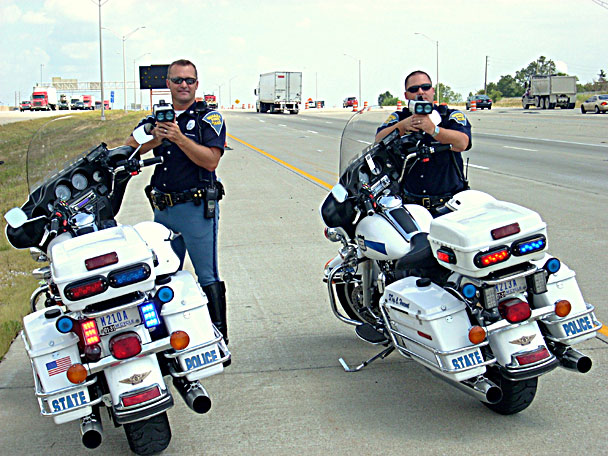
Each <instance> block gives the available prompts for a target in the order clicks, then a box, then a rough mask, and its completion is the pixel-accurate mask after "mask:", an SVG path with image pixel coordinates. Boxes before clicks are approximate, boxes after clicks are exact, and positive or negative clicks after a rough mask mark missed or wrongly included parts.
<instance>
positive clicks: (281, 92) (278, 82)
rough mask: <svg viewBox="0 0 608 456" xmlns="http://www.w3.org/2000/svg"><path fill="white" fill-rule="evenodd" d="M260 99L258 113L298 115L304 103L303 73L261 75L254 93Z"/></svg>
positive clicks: (257, 107) (278, 72)
mask: <svg viewBox="0 0 608 456" xmlns="http://www.w3.org/2000/svg"><path fill="white" fill-rule="evenodd" d="M253 93H254V94H255V95H257V97H258V99H257V100H256V102H255V110H256V111H257V112H268V111H270V112H284V111H286V110H288V111H289V113H290V114H297V113H298V112H299V110H300V103H301V102H302V73H301V72H299V71H274V72H272V73H264V74H261V75H260V82H259V83H258V88H257V89H255V90H254V91H253Z"/></svg>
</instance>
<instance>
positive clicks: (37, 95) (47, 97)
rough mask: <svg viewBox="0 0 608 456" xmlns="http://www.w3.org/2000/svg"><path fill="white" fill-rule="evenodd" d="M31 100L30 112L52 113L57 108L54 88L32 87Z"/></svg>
mask: <svg viewBox="0 0 608 456" xmlns="http://www.w3.org/2000/svg"><path fill="white" fill-rule="evenodd" d="M31 98H32V111H51V110H52V111H54V110H55V109H56V108H57V90H56V89H55V87H34V89H33V90H32V97H31Z"/></svg>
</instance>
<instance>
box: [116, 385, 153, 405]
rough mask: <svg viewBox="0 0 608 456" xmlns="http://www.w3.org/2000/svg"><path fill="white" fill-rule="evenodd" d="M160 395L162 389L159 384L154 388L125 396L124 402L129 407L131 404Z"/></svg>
mask: <svg viewBox="0 0 608 456" xmlns="http://www.w3.org/2000/svg"><path fill="white" fill-rule="evenodd" d="M158 396H160V389H158V386H156V385H154V386H153V387H152V388H149V389H147V390H145V391H142V392H140V393H136V394H131V395H129V396H123V397H122V398H121V399H122V403H123V405H124V406H125V407H129V406H131V405H137V404H141V403H142V402H147V401H149V400H151V399H154V398H155V397H158Z"/></svg>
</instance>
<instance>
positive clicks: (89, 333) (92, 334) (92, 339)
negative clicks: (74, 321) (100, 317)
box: [80, 320, 101, 345]
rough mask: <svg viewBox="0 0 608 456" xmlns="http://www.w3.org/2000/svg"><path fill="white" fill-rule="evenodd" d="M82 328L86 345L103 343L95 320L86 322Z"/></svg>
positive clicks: (81, 325)
mask: <svg viewBox="0 0 608 456" xmlns="http://www.w3.org/2000/svg"><path fill="white" fill-rule="evenodd" d="M80 327H81V329H82V338H83V340H84V343H85V345H93V344H98V343H99V342H100V341H101V339H100V337H99V331H98V330H97V324H96V323H95V320H85V321H83V322H82V323H80Z"/></svg>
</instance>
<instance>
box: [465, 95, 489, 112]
mask: <svg viewBox="0 0 608 456" xmlns="http://www.w3.org/2000/svg"><path fill="white" fill-rule="evenodd" d="M473 101H474V102H475V104H476V107H477V109H484V108H488V109H492V100H491V99H490V97H489V96H487V95H472V96H470V97H468V98H467V110H468V109H471V103H472V102H473Z"/></svg>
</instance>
